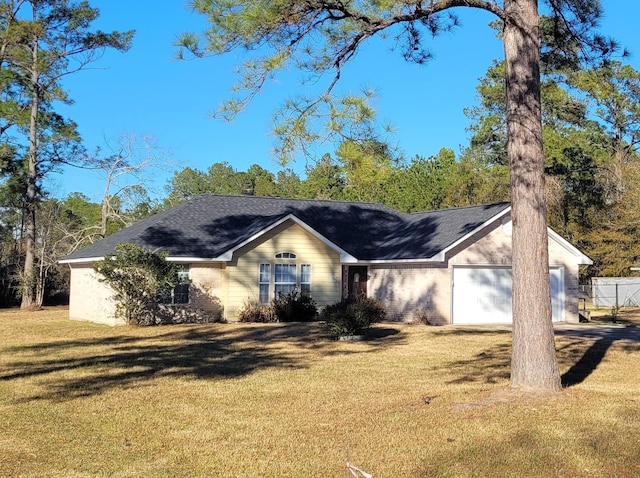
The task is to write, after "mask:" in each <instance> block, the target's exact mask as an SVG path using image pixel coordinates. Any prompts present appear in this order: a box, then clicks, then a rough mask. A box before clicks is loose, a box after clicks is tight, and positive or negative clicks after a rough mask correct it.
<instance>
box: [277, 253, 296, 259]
mask: <svg viewBox="0 0 640 478" xmlns="http://www.w3.org/2000/svg"><path fill="white" fill-rule="evenodd" d="M275 257H276V259H295V258H296V255H295V254H294V253H293V252H278V253H277V254H276V256H275Z"/></svg>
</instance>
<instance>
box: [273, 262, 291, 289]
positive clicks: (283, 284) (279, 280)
mask: <svg viewBox="0 0 640 478" xmlns="http://www.w3.org/2000/svg"><path fill="white" fill-rule="evenodd" d="M274 271H275V274H274V283H275V294H276V295H278V294H288V293H289V292H291V291H293V289H295V287H296V265H295V264H276V265H275V270H274Z"/></svg>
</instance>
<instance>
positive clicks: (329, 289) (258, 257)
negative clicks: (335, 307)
mask: <svg viewBox="0 0 640 478" xmlns="http://www.w3.org/2000/svg"><path fill="white" fill-rule="evenodd" d="M278 252H293V253H294V254H296V256H297V257H296V259H295V260H292V261H289V260H276V259H274V255H275V254H276V253H278ZM276 262H278V263H280V262H282V263H287V262H295V263H296V264H297V265H298V274H299V273H300V267H299V266H300V264H311V295H312V296H313V298H314V300H315V301H316V302H317V304H318V305H319V306H323V305H327V304H331V303H333V302H336V301H338V300H340V273H341V266H340V256H339V255H338V253H337V252H335V251H334V250H333V249H331V248H330V247H329V246H328V245H326V244H325V243H324V242H322V241H321V240H319V239H317V238H316V237H315V236H313V235H312V234H311V233H309V232H307V231H306V230H304V229H303V228H302V227H300V226H298V225H297V224H295V223H294V222H293V221H287V222H285V223H284V224H282V225H280V226H278V227H277V228H275V229H274V230H272V231H270V232H269V233H268V234H265V236H263V237H261V238H260V239H259V240H257V241H256V242H253V243H251V244H250V245H249V246H247V247H245V248H242V249H241V250H239V251H237V252H236V254H234V260H233V261H232V262H230V263H229V264H228V265H227V268H226V281H227V282H226V287H227V291H228V292H227V296H226V303H225V317H226V319H227V320H229V321H235V320H237V312H238V309H239V308H240V307H242V305H243V304H245V303H247V302H257V301H258V299H259V290H258V271H259V264H261V263H270V264H274V263H276ZM271 274H272V275H273V267H272V270H271ZM270 292H271V294H273V281H272V283H271V286H270Z"/></svg>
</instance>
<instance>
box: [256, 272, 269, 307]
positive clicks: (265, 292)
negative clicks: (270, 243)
mask: <svg viewBox="0 0 640 478" xmlns="http://www.w3.org/2000/svg"><path fill="white" fill-rule="evenodd" d="M270 283H271V264H260V273H259V278H258V286H259V290H260V292H259V294H260V298H259V300H260V303H261V304H266V303H267V302H269V284H270Z"/></svg>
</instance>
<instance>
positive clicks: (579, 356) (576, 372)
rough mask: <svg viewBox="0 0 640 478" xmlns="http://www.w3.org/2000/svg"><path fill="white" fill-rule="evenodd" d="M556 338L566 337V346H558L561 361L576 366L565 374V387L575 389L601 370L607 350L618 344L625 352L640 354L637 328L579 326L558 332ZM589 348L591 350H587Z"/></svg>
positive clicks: (632, 326)
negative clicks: (596, 371)
mask: <svg viewBox="0 0 640 478" xmlns="http://www.w3.org/2000/svg"><path fill="white" fill-rule="evenodd" d="M556 337H565V343H564V344H563V345H562V346H560V347H558V361H559V362H560V363H561V364H562V363H563V362H569V363H573V365H572V366H571V367H570V368H569V370H567V371H566V372H565V373H564V374H563V375H562V386H564V387H572V386H574V385H578V384H580V383H582V382H584V381H585V379H586V378H587V377H588V376H589V375H591V374H592V373H593V372H594V371H595V370H596V369H597V368H598V365H600V363H601V362H602V360H603V359H604V357H605V355H606V354H607V351H608V350H609V349H610V348H611V346H613V344H615V343H616V342H618V343H619V344H620V345H621V346H622V348H623V350H626V351H629V352H636V351H640V328H639V327H637V326H635V325H627V326H626V327H619V326H595V327H594V326H580V325H576V326H575V327H568V328H563V329H559V330H556ZM585 339H587V340H588V341H589V342H587V341H585ZM589 343H590V345H588V344H589ZM586 345H588V347H587V348H586V350H585V347H586Z"/></svg>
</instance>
